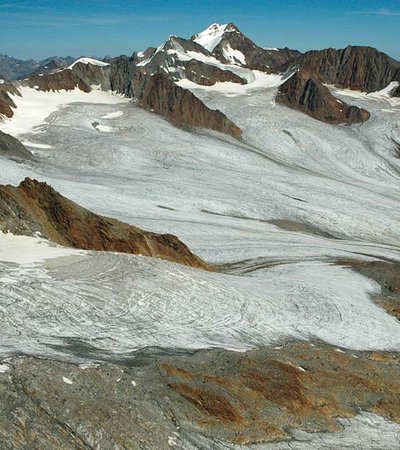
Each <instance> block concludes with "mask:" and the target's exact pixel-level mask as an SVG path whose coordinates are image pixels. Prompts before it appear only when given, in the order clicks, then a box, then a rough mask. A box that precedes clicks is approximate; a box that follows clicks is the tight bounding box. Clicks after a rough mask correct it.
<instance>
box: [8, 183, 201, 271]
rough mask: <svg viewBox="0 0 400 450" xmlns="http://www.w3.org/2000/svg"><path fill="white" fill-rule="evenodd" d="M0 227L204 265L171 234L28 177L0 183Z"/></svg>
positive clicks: (71, 243)
mask: <svg viewBox="0 0 400 450" xmlns="http://www.w3.org/2000/svg"><path fill="white" fill-rule="evenodd" d="M0 230H2V231H3V232H12V233H13V234H16V235H27V236H32V235H35V234H36V233H40V234H41V235H42V236H43V237H45V238H47V239H49V240H51V241H53V242H56V243H58V244H61V245H64V246H68V247H75V248H80V249H84V250H98V251H112V252H122V253H132V254H141V255H143V256H152V257H156V258H161V259H167V260H169V261H174V262H178V263H181V264H185V265H187V266H191V267H196V268H201V269H206V268H208V266H207V264H206V263H204V262H203V261H202V260H201V259H200V258H198V257H197V256H196V255H194V254H193V253H192V252H191V251H190V250H189V248H188V247H187V246H186V245H185V244H184V243H183V242H181V241H180V240H179V239H178V238H177V237H176V236H173V235H170V234H156V233H151V232H147V231H144V230H141V229H140V228H137V227H135V226H132V225H128V224H126V223H123V222H120V221H118V220H115V219H111V218H108V217H102V216H99V215H97V214H94V213H92V212H91V211H88V210H87V209H84V208H82V207H80V206H79V205H77V204H76V203H74V202H72V201H70V200H68V199H67V198H65V197H63V196H62V195H60V194H59V193H58V192H56V191H55V190H54V189H53V188H52V187H51V186H49V185H47V184H46V183H40V182H38V181H36V180H31V179H30V178H26V179H25V180H24V181H23V182H22V183H21V184H20V185H19V186H18V187H13V186H0Z"/></svg>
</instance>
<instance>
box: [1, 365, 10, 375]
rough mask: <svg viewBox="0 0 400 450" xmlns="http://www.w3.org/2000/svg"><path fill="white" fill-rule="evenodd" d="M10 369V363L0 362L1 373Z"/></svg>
mask: <svg viewBox="0 0 400 450" xmlns="http://www.w3.org/2000/svg"><path fill="white" fill-rule="evenodd" d="M9 370H10V366H9V365H8V364H0V373H6V372H8V371H9Z"/></svg>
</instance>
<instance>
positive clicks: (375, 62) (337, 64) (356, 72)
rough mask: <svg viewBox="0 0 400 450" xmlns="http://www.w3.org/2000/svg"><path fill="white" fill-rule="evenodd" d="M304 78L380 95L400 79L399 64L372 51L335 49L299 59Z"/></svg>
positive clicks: (306, 55)
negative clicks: (378, 92)
mask: <svg viewBox="0 0 400 450" xmlns="http://www.w3.org/2000/svg"><path fill="white" fill-rule="evenodd" d="M296 62H297V64H298V65H299V67H300V72H301V74H302V76H303V77H308V78H313V79H314V80H316V81H320V82H323V83H328V84H333V85H335V86H338V87H341V88H349V89H354V90H360V91H365V92H374V91H380V90H381V89H383V88H385V87H386V86H387V85H388V84H389V83H390V82H391V81H396V80H398V78H399V75H400V63H399V62H398V61H395V60H394V59H392V58H390V57H389V56H388V55H386V54H385V53H381V52H379V51H378V50H376V49H374V48H371V47H352V46H349V47H346V48H345V49H342V50H335V49H332V48H329V49H326V50H321V51H310V52H307V53H304V54H303V55H301V56H300V57H299V58H298V59H297V61H296Z"/></svg>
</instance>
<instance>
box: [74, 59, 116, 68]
mask: <svg viewBox="0 0 400 450" xmlns="http://www.w3.org/2000/svg"><path fill="white" fill-rule="evenodd" d="M78 63H81V64H91V65H92V66H99V67H106V66H109V65H110V64H108V63H105V62H103V61H99V60H97V59H92V58H80V59H77V60H76V61H75V62H74V63H73V64H71V65H70V66H68V67H67V69H72V68H73V67H74V66H75V65H76V64H78Z"/></svg>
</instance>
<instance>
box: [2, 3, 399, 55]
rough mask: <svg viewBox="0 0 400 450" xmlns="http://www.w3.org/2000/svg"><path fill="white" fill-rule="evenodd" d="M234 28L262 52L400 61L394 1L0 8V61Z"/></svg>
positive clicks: (139, 45) (127, 50) (92, 51)
mask: <svg viewBox="0 0 400 450" xmlns="http://www.w3.org/2000/svg"><path fill="white" fill-rule="evenodd" d="M213 22H219V23H226V22H234V23H235V24H236V25H237V26H238V27H239V28H240V29H241V30H242V31H243V32H244V33H245V34H246V35H247V36H248V37H250V38H251V39H253V40H254V41H255V42H256V43H257V44H259V45H261V46H266V47H284V46H288V47H291V48H297V49H299V50H303V51H304V50H309V49H319V48H326V47H336V48H341V47H344V46H346V45H348V44H350V43H351V44H353V45H371V46H374V47H377V48H378V49H380V50H382V51H385V52H386V53H388V54H389V55H391V56H393V57H395V58H397V59H399V60H400V0H397V1H394V0H390V1H389V0H387V1H386V0H382V1H379V0H375V1H373V0H363V1H362V0H319V1H317V0H297V1H294V0H285V1H277V0H264V1H263V0H240V1H238V0H214V1H211V0H197V1H183V0H147V1H142V0H109V1H105V0H97V1H93V0H79V1H78V0H64V1H59V0H52V1H50V0H35V1H30V0H26V1H25V0H20V1H13V0H0V53H7V54H9V55H11V56H15V57H18V58H23V59H26V58H35V59H40V58H44V57H47V56H53V55H61V56H66V55H72V56H81V55H86V56H93V55H97V56H99V57H100V56H105V55H110V56H115V55H120V54H131V53H132V52H133V51H134V50H143V49H145V48H146V47H148V46H150V45H151V46H158V45H159V44H160V43H161V42H163V41H164V40H165V39H166V37H168V36H169V35H170V34H176V35H179V36H182V37H190V36H191V35H192V34H194V33H196V32H198V31H201V30H203V29H204V28H206V27H207V26H208V25H209V24H210V23H213Z"/></svg>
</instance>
